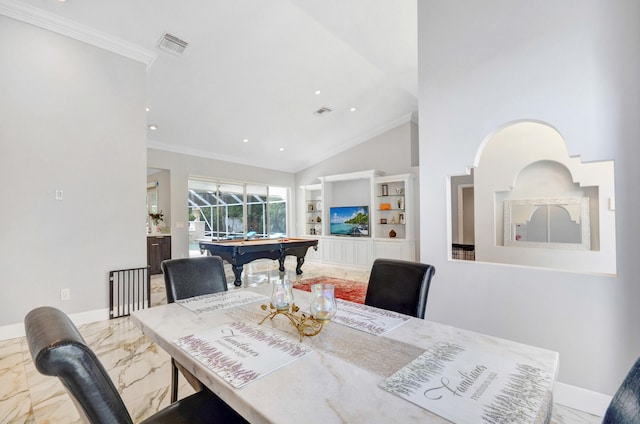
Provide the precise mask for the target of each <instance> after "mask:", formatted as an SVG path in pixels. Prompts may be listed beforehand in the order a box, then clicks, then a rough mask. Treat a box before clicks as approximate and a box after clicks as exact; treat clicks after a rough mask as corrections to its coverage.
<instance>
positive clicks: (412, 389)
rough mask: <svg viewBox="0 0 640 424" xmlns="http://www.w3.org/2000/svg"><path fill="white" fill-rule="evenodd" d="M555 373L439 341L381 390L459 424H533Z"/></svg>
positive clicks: (395, 375)
mask: <svg viewBox="0 0 640 424" xmlns="http://www.w3.org/2000/svg"><path fill="white" fill-rule="evenodd" d="M552 381H553V376H552V375H551V373H549V372H546V371H543V370H541V369H539V368H536V367H534V366H532V365H530V364H527V363H526V361H515V360H512V359H510V358H507V357H504V356H499V355H496V354H491V353H488V352H479V351H477V350H474V349H473V348H468V347H466V346H463V345H460V344H454V343H449V342H446V341H440V342H438V343H435V344H434V345H433V346H432V347H431V348H429V349H428V350H427V351H425V352H424V353H423V354H422V355H420V356H419V357H418V358H416V359H415V360H414V361H412V362H411V363H410V364H408V365H407V366H405V367H403V368H402V369H400V370H399V371H398V372H396V373H395V374H393V375H392V376H391V377H389V378H387V379H386V380H384V381H383V382H382V383H380V387H381V388H383V389H384V390H387V391H389V392H391V393H393V394H395V395H397V396H400V397H402V398H404V399H406V400H409V401H410V402H413V403H415V404H416V405H419V406H421V407H423V408H425V409H427V410H429V411H431V412H433V413H435V414H438V415H440V416H441V417H443V418H446V419H447V420H450V421H452V422H455V423H518V424H526V423H534V422H536V418H537V416H538V412H539V410H540V407H541V406H542V402H543V401H544V400H545V399H546V398H545V396H546V394H547V391H548V390H549V389H550V387H551V382H552Z"/></svg>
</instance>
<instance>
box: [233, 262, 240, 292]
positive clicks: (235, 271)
mask: <svg viewBox="0 0 640 424" xmlns="http://www.w3.org/2000/svg"><path fill="white" fill-rule="evenodd" d="M231 268H232V269H233V275H234V276H235V277H236V279H235V280H234V281H233V285H234V286H238V287H239V286H241V285H242V278H241V276H242V265H232V266H231Z"/></svg>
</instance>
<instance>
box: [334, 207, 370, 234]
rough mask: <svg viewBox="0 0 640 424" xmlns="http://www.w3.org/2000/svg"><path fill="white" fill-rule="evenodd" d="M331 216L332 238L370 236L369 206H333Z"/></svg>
mask: <svg viewBox="0 0 640 424" xmlns="http://www.w3.org/2000/svg"><path fill="white" fill-rule="evenodd" d="M329 214H330V216H331V219H330V226H329V228H330V230H329V233H330V234H331V235H332V236H352V237H368V236H369V206H333V207H330V208H329Z"/></svg>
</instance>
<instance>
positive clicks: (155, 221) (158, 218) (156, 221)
mask: <svg viewBox="0 0 640 424" xmlns="http://www.w3.org/2000/svg"><path fill="white" fill-rule="evenodd" d="M149 219H150V220H151V234H160V233H162V227H161V226H160V223H161V222H164V213H162V210H160V212H156V213H153V212H149Z"/></svg>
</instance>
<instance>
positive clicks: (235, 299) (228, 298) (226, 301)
mask: <svg viewBox="0 0 640 424" xmlns="http://www.w3.org/2000/svg"><path fill="white" fill-rule="evenodd" d="M267 299H269V298H268V297H267V296H264V295H262V294H258V293H255V292H252V291H248V290H229V291H225V292H220V293H213V294H205V295H202V296H195V297H190V298H188V299H182V300H178V301H177V302H176V303H178V304H180V305H182V306H184V307H185V308H187V309H189V310H190V311H191V312H194V313H196V314H202V313H204V312H213V311H219V310H222V309H227V308H233V307H235V306H240V305H246V304H247V303H253V302H257V301H264V300H267Z"/></svg>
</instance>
